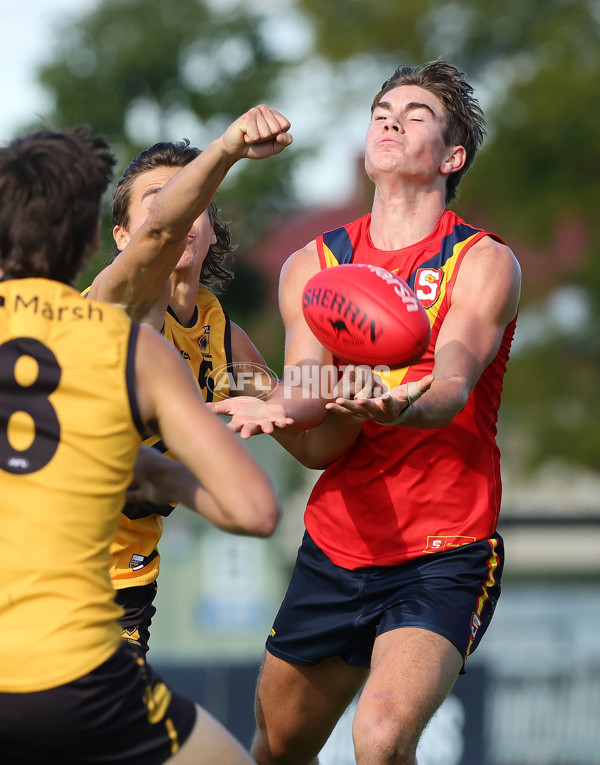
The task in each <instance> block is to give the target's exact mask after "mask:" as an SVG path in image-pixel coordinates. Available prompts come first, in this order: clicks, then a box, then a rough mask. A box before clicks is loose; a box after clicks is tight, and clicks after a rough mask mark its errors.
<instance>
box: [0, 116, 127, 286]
mask: <svg viewBox="0 0 600 765" xmlns="http://www.w3.org/2000/svg"><path fill="white" fill-rule="evenodd" d="M115 162H116V160H115V157H114V155H113V154H112V152H111V151H110V147H109V145H108V142H107V141H106V140H105V139H104V138H103V137H102V136H93V135H91V132H90V129H89V127H88V126H87V125H78V126H77V127H75V128H73V129H72V130H70V131H69V132H66V133H62V132H57V131H54V130H49V129H43V130H38V131H36V132H33V133H28V134H26V135H24V136H21V137H19V138H15V139H14V140H13V141H11V142H10V143H9V144H8V145H6V146H4V147H2V148H0V267H2V270H3V271H4V273H5V274H6V275H7V276H10V277H12V278H15V279H19V278H25V277H41V278H45V279H55V280H56V281H60V282H63V283H65V284H73V282H74V280H75V278H76V277H77V275H78V273H79V271H80V270H81V267H82V266H83V263H84V260H85V258H86V256H88V255H90V254H91V252H90V245H91V244H92V243H93V240H94V235H95V231H96V227H97V226H98V221H99V218H100V204H101V201H102V196H103V194H104V192H105V191H106V189H107V188H108V186H109V184H110V183H111V181H112V177H113V170H112V169H113V166H114V165H115Z"/></svg>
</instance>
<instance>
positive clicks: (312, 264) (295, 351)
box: [279, 242, 332, 367]
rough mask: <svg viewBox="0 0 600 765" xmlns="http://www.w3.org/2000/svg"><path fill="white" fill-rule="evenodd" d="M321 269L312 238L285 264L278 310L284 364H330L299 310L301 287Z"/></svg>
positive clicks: (282, 272) (328, 358)
mask: <svg viewBox="0 0 600 765" xmlns="http://www.w3.org/2000/svg"><path fill="white" fill-rule="evenodd" d="M319 270H320V266H319V258H318V254H317V249H316V245H315V243H314V242H312V243H311V244H309V245H308V246H307V247H305V248H304V249H303V250H298V252H295V253H294V254H293V255H292V256H291V257H290V258H288V260H287V261H286V263H285V264H284V266H283V268H282V271H281V278H280V282H279V310H280V313H281V318H282V320H283V324H284V327H285V365H286V367H287V366H289V365H292V366H296V365H298V364H317V365H320V364H330V363H331V361H332V356H331V353H330V352H329V351H328V350H327V349H326V348H324V347H323V346H322V345H321V343H320V342H319V341H318V340H317V338H316V337H315V336H314V334H313V333H312V331H311V329H310V327H309V326H308V324H307V323H306V319H305V318H304V313H303V311H302V295H303V291H304V287H305V285H306V283H307V282H308V280H309V279H310V278H311V276H314V274H316V273H317V272H318V271H319Z"/></svg>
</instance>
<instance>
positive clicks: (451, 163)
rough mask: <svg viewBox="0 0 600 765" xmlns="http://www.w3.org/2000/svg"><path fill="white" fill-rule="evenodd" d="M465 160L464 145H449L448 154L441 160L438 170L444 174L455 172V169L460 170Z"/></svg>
mask: <svg viewBox="0 0 600 765" xmlns="http://www.w3.org/2000/svg"><path fill="white" fill-rule="evenodd" d="M466 161H467V151H466V149H465V147H464V146H451V147H450V148H449V150H448V154H447V155H446V157H445V159H444V160H443V161H442V165H441V167H440V170H441V172H442V173H443V174H444V175H450V173H455V172H456V171H457V170H460V169H461V168H462V167H464V164H465V162H466Z"/></svg>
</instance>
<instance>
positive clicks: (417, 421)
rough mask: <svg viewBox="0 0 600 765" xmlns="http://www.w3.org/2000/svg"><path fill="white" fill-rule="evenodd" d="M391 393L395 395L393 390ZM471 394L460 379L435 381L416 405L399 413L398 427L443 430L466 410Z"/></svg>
mask: <svg viewBox="0 0 600 765" xmlns="http://www.w3.org/2000/svg"><path fill="white" fill-rule="evenodd" d="M390 393H391V394H392V395H393V394H394V391H393V389H392V390H391V391H390ZM469 393H470V388H469V387H468V386H467V385H466V384H465V381H464V380H461V379H459V378H452V379H449V380H435V381H434V382H433V383H432V385H431V388H430V389H429V390H428V391H427V392H426V393H424V394H423V396H422V397H421V398H420V399H419V400H418V401H417V402H416V403H415V404H412V405H411V406H410V407H409V408H408V410H407V411H406V412H403V411H402V412H400V413H399V414H400V416H401V418H402V420H401V422H400V423H398V425H400V426H401V427H405V428H418V429H421V430H433V429H435V428H442V427H444V426H445V425H448V424H449V423H450V422H452V420H453V419H454V417H456V415H457V414H458V413H459V412H461V411H462V410H463V409H464V408H465V406H466V403H467V399H468V397H469ZM403 407H404V405H403Z"/></svg>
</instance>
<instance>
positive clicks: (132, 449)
mask: <svg viewBox="0 0 600 765" xmlns="http://www.w3.org/2000/svg"><path fill="white" fill-rule="evenodd" d="M137 329H138V327H137V325H135V324H132V322H131V320H130V319H129V318H128V316H127V315H126V313H125V312H124V311H123V310H122V309H120V308H117V307H116V306H110V305H105V304H101V303H97V302H96V301H91V300H90V301H87V300H83V299H82V298H81V296H80V295H79V294H78V293H77V292H76V290H74V289H72V288H70V287H67V286H65V285H63V284H59V283H58V282H53V281H50V280H47V279H13V280H7V281H0V560H1V561H2V576H1V577H0V691H3V692H11V693H19V692H31V691H39V690H46V689H48V688H53V687H56V686H59V685H62V684H64V683H67V682H70V681H72V680H74V679H76V678H78V677H81V676H83V675H85V674H87V673H88V672H90V671H92V670H93V669H95V668H96V667H98V666H99V665H100V664H102V663H103V662H104V661H106V660H107V659H108V658H109V657H110V656H111V655H112V654H113V653H114V651H115V650H116V649H117V647H118V646H119V644H120V640H121V637H120V635H121V633H120V629H119V627H118V625H117V619H118V618H119V617H120V616H121V613H122V611H121V609H120V607H119V606H117V605H116V604H115V602H114V591H113V588H112V585H111V581H110V576H109V565H110V554H109V546H110V543H111V541H112V540H113V539H114V536H115V531H116V526H117V520H118V518H119V517H120V515H121V509H122V507H123V502H124V496H125V491H126V489H127V486H128V485H129V482H130V480H131V476H132V471H133V465H134V463H135V457H136V454H137V451H138V448H139V445H140V442H141V435H140V422H139V417H138V415H137V407H136V404H135V397H134V395H133V393H132V391H133V383H132V380H133V373H134V370H133V355H134V354H133V348H134V345H135V339H136V337H137Z"/></svg>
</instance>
